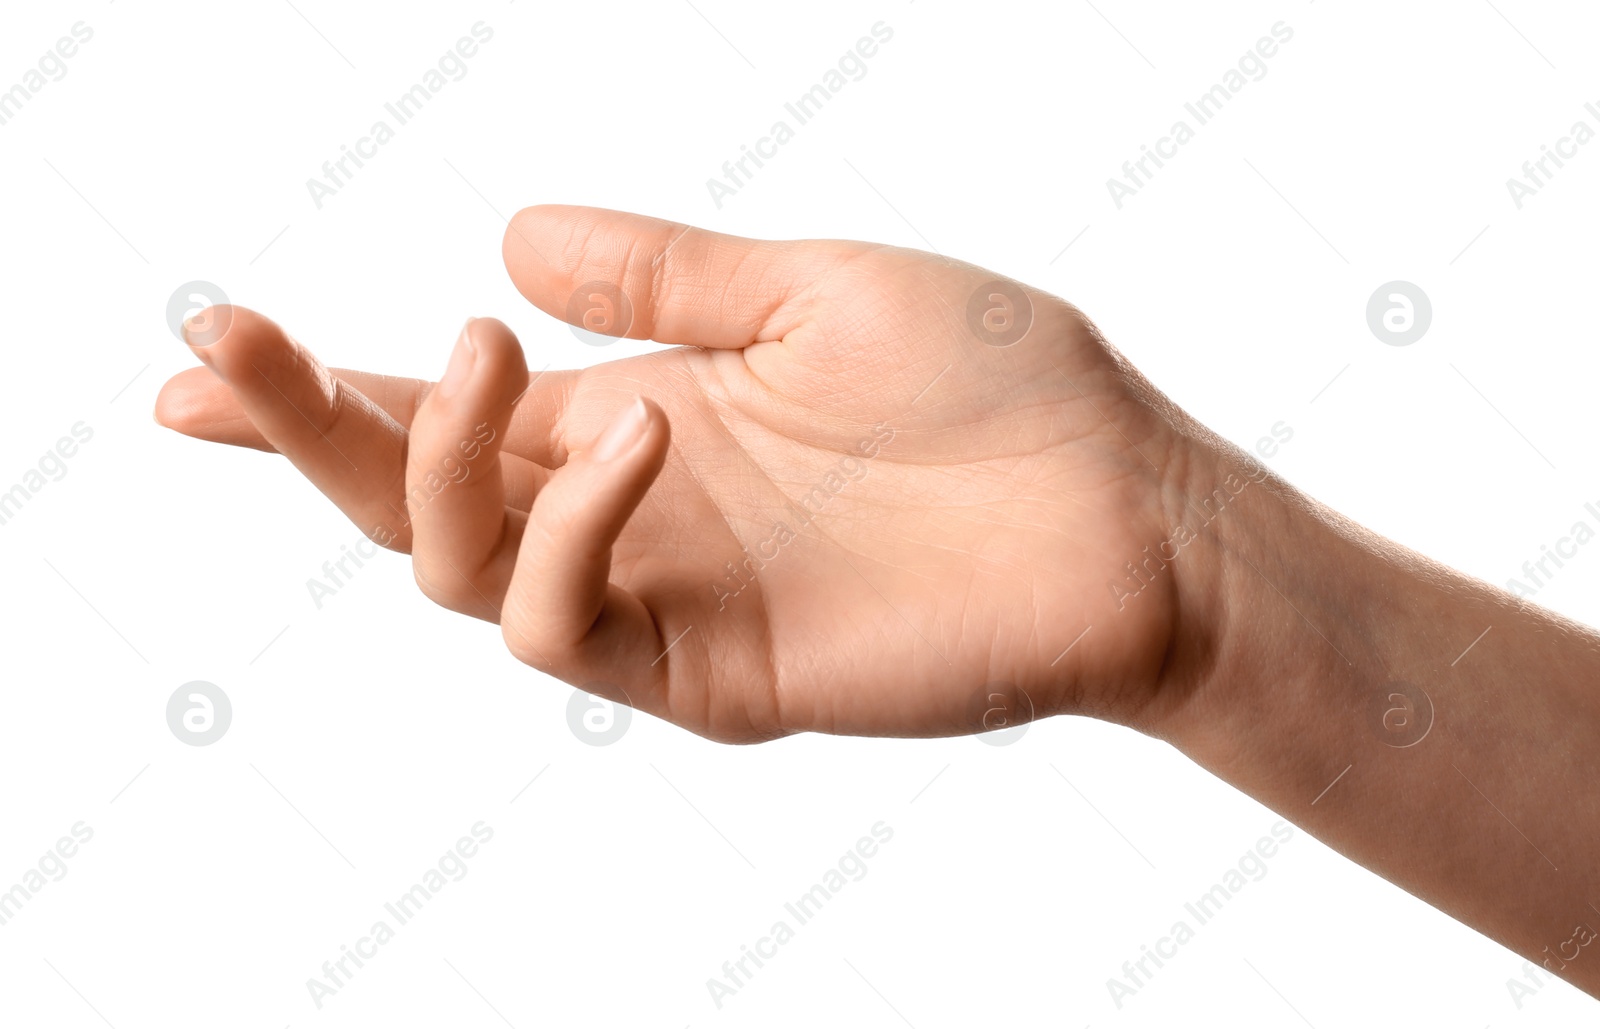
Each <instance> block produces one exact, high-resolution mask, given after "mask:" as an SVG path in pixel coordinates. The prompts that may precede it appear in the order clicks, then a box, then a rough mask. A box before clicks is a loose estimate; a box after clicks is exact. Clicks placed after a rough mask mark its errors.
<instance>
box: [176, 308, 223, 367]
mask: <svg viewBox="0 0 1600 1029" xmlns="http://www.w3.org/2000/svg"><path fill="white" fill-rule="evenodd" d="M232 323H234V309H232V307H229V306H226V304H224V306H216V307H206V309H205V310H198V312H195V314H192V315H189V317H187V318H184V323H182V338H184V342H186V344H189V346H190V347H194V349H197V350H200V358H202V360H203V358H205V357H206V354H205V347H208V346H211V344H213V342H216V341H218V339H221V338H222V336H226V334H227V330H229V326H230V325H232Z"/></svg>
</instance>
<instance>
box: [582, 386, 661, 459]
mask: <svg viewBox="0 0 1600 1029" xmlns="http://www.w3.org/2000/svg"><path fill="white" fill-rule="evenodd" d="M649 424H650V412H649V411H648V410H647V409H646V408H645V406H644V399H643V398H642V397H634V398H633V403H631V404H629V405H628V406H627V408H626V409H625V410H623V411H622V413H621V414H619V415H617V416H616V417H615V418H613V419H612V420H611V424H610V425H608V426H606V431H605V432H602V433H601V434H600V438H599V439H597V440H595V443H594V459H595V460H596V461H611V460H614V459H616V458H618V457H621V456H622V455H623V454H624V453H626V452H627V451H629V450H632V449H633V446H634V444H635V443H638V442H639V440H640V439H641V438H642V437H643V436H644V430H645V427H646V426H648V425H649Z"/></svg>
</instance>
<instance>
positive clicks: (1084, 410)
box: [156, 207, 1243, 742]
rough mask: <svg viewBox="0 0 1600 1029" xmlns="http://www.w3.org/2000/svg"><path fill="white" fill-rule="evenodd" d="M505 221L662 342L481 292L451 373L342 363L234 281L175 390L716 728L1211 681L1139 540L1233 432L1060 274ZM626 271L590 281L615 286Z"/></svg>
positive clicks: (919, 720)
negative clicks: (1129, 354) (581, 334)
mask: <svg viewBox="0 0 1600 1029" xmlns="http://www.w3.org/2000/svg"><path fill="white" fill-rule="evenodd" d="M504 256H505V261H506V266H507V268H508V270H509V271H510V273H511V277H512V279H513V281H514V282H515V283H516V285H517V287H518V289H519V290H521V292H522V293H523V295H524V296H526V297H527V298H528V299H529V300H531V301H532V302H533V303H534V304H536V305H538V306H539V307H540V308H542V309H543V310H544V311H546V312H548V313H550V314H553V315H555V316H557V317H563V318H564V317H566V316H567V315H568V312H569V307H572V306H573V305H570V304H569V301H572V300H573V299H574V297H575V291H578V290H579V287H580V286H583V285H585V284H591V283H594V282H602V283H614V284H616V285H617V286H618V287H620V292H621V294H622V295H624V296H625V297H626V298H627V301H628V304H627V305H626V306H631V309H632V316H631V321H629V322H628V323H627V324H613V325H612V326H610V328H611V334H616V333H617V332H619V331H621V330H626V331H625V334H626V335H627V336H629V337H632V338H649V339H654V340H657V341H659V342H661V343H665V344H669V345H671V349H664V350H662V351H661V352H658V353H652V354H650V355H647V356H643V357H636V358H630V359H627V360H621V361H615V362H611V363H608V364H602V365H599V366H596V367H593V368H589V369H586V370H583V371H545V372H543V373H540V374H535V375H532V376H531V377H530V375H529V373H528V370H527V366H526V365H525V363H524V357H523V354H522V351H521V348H520V346H519V345H518V343H517V341H516V339H515V338H514V337H513V336H512V334H511V332H510V330H509V329H507V328H506V327H505V326H504V325H503V324H501V323H499V322H497V321H494V320H492V319H477V320H475V321H472V322H470V323H469V324H468V326H467V327H466V328H465V329H464V330H463V334H462V339H461V341H460V342H459V343H458V344H457V346H456V349H455V351H454V353H453V355H452V357H451V358H450V365H449V369H448V370H447V372H446V374H445V378H444V381H443V383H442V384H440V385H439V386H434V385H433V384H429V383H425V382H420V381H415V380H404V379H393V378H385V377H382V376H378V375H374V374H370V373H365V372H357V371H346V370H341V369H335V370H333V371H332V372H330V371H328V370H326V369H324V368H323V367H322V366H321V365H320V364H319V363H318V362H317V360H316V359H315V358H314V357H312V356H311V355H310V354H309V353H308V352H307V351H305V350H304V349H303V348H302V347H301V346H300V345H299V344H298V343H296V342H294V341H293V340H291V339H290V338H289V337H288V336H287V335H285V334H284V332H283V331H282V330H281V329H279V328H278V327H277V326H276V325H274V324H273V323H272V322H270V321H268V320H267V319H265V318H263V317H262V316H260V315H257V314H255V313H253V312H250V311H247V310H244V309H242V308H219V309H214V310H211V311H209V312H206V313H205V314H203V315H202V316H201V317H200V318H199V319H197V320H196V322H195V323H194V324H192V325H191V327H190V329H189V342H190V344H191V346H192V348H193V350H194V352H195V353H196V354H197V355H199V357H200V358H201V359H202V361H203V362H204V363H205V364H206V365H207V367H209V368H210V369H211V371H210V372H207V371H205V370H204V369H194V370H192V371H190V372H186V373H184V374H181V375H178V376H176V377H175V378H173V379H172V380H171V381H170V382H168V383H167V384H166V386H165V388H164V389H163V390H162V393H161V396H160V399H159V400H158V402H157V411H156V415H157V419H158V420H159V421H160V422H162V423H163V424H165V425H168V426H170V427H172V428H174V429H177V430H178V431H180V432H184V433H187V434H189V435H192V436H197V437H200V438H202V439H208V440H215V441H218V442H223V443H230V444H235V445H242V446H250V447H258V448H265V449H275V450H277V451H278V452H280V453H282V454H284V455H285V456H287V457H288V458H289V459H290V460H291V461H292V462H294V464H295V465H296V467H298V468H299V469H300V470H301V471H302V472H304V473H305V475H306V477H307V478H309V479H310V480H311V481H312V483H314V484H315V485H316V486H317V487H318V488H320V489H321V490H322V491H323V492H324V493H325V494H327V495H328V496H329V497H330V498H331V499H332V500H333V501H334V502H335V503H336V504H338V505H339V507H340V508H342V509H343V510H344V511H345V512H346V513H347V514H348V515H349V516H350V518H351V519H352V520H353V521H354V522H355V523H356V524H357V525H358V526H359V527H360V528H361V529H362V530H363V531H365V532H367V533H369V534H370V535H372V536H373V538H374V539H376V540H377V541H378V542H380V543H383V544H384V545H386V546H389V547H391V548H392V549H395V550H398V551H401V552H409V553H410V554H411V555H412V561H413V566H414V568H415V573H416V580H417V582H418V584H419V585H420V586H421V587H422V590H423V592H424V593H426V594H427V595H428V596H429V597H430V598H431V599H433V600H434V601H436V602H437V603H439V604H442V605H443V606H445V607H448V608H451V609H453V610H456V611H460V612H464V613H467V614H471V615H474V616H477V617H480V618H486V619H490V620H495V621H499V622H500V624H501V626H502V628H503V634H504V637H505V641H506V644H507V646H508V647H509V648H510V649H511V651H512V653H513V654H515V655H516V656H517V657H518V658H520V659H521V660H523V661H525V662H527V663H528V664H530V665H532V666H534V667H536V668H538V669H540V670H542V671H546V672H548V673H550V674H552V675H555V676H557V677H559V678H562V679H565V680H567V681H569V682H572V683H575V684H578V685H581V686H584V687H585V688H587V689H589V690H591V691H592V692H595V693H597V694H600V695H602V696H605V697H608V698H609V699H611V700H614V701H617V702H622V703H627V704H630V705H632V706H634V707H637V708H640V709H642V710H645V711H648V712H650V713H652V714H655V715H657V716H660V717H662V718H666V719H669V720H671V721H673V722H676V723H678V724H679V725H682V726H685V727H687V728H689V729H692V730H693V731H695V732H697V733H701V734H702V735H705V736H708V737H711V738H713V739H718V740H725V741H731V742H748V741H757V740H763V739H769V738H773V737H778V736H782V735H785V734H788V733H793V732H800V731H807V730H815V731H822V732H834V733H850V734H865V735H893V736H937V735H952V734H959V733H967V732H976V731H982V730H984V729H988V728H998V727H1000V726H1003V725H1007V724H1014V723H1016V722H1018V721H1024V720H1027V719H1029V718H1032V717H1042V716H1045V715H1050V714H1055V713H1060V712H1074V713H1085V714H1093V715H1097V716H1101V717H1106V718H1110V719H1113V720H1118V721H1123V722H1127V723H1131V724H1139V725H1140V727H1141V728H1145V729H1147V730H1148V731H1160V724H1159V718H1158V715H1159V713H1161V712H1163V711H1165V710H1167V709H1169V708H1171V707H1173V706H1174V705H1176V704H1177V703H1179V702H1181V699H1182V697H1183V695H1184V694H1185V692H1186V691H1187V690H1188V689H1189V688H1191V685H1192V683H1191V678H1192V675H1191V671H1190V668H1189V665H1190V664H1191V663H1192V655H1193V654H1195V653H1198V652H1199V651H1201V650H1203V647H1202V646H1198V645H1197V644H1196V642H1195V637H1194V633H1195V631H1196V628H1195V627H1196V625H1197V624H1198V623H1197V620H1196V617H1195V612H1194V611H1193V610H1191V607H1192V605H1191V604H1190V602H1189V601H1188V600H1187V599H1186V598H1187V597H1188V596H1189V595H1190V594H1193V595H1196V596H1198V595H1200V594H1203V593H1204V592H1205V591H1204V590H1202V589H1199V588H1198V587H1192V588H1191V587H1188V586H1186V583H1187V580H1184V581H1183V582H1180V581H1179V579H1178V574H1177V573H1178V572H1180V571H1181V570H1182V569H1180V564H1181V562H1174V563H1173V564H1172V565H1171V566H1170V567H1167V568H1165V569H1164V570H1159V571H1157V572H1154V573H1151V572H1143V573H1141V574H1142V575H1143V577H1144V578H1145V579H1149V580H1150V583H1149V585H1148V586H1145V587H1141V586H1140V581H1141V580H1140V579H1138V578H1135V577H1134V576H1133V575H1132V574H1130V569H1129V567H1128V565H1129V563H1130V562H1132V563H1134V564H1139V563H1141V562H1144V561H1145V560H1146V559H1147V558H1148V556H1149V554H1148V553H1147V551H1146V548H1147V547H1148V548H1150V550H1151V551H1154V550H1155V549H1156V548H1157V546H1158V545H1159V544H1160V543H1161V541H1164V540H1166V539H1167V538H1168V535H1169V530H1170V528H1171V527H1172V526H1173V525H1177V524H1180V523H1183V522H1193V521H1194V518H1193V516H1192V513H1191V512H1190V510H1189V509H1188V508H1187V506H1186V501H1185V500H1184V499H1183V497H1184V489H1183V486H1184V484H1183V482H1182V481H1181V480H1182V478H1183V476H1184V475H1185V473H1186V472H1187V470H1188V468H1189V466H1190V464H1191V463H1192V462H1193V459H1194V456H1195V455H1197V454H1198V453H1200V452H1201V451H1204V452H1206V453H1208V454H1209V453H1211V451H1210V450H1209V449H1208V448H1205V447H1199V448H1197V447H1196V445H1195V442H1194V440H1195V437H1196V432H1195V429H1194V426H1193V425H1192V424H1191V423H1189V422H1188V420H1187V419H1186V418H1185V417H1184V416H1183V415H1182V414H1181V412H1178V411H1177V410H1176V409H1175V408H1174V407H1172V405H1171V404H1170V403H1169V402H1167V401H1166V400H1165V398H1163V397H1161V396H1160V395H1159V394H1158V393H1157V392H1156V391H1155V390H1154V389H1152V388H1151V387H1150V386H1149V385H1148V384H1147V383H1146V382H1145V381H1144V380H1143V379H1142V378H1141V377H1140V376H1139V375H1138V374H1137V373H1136V372H1134V371H1133V370H1132V369H1131V368H1130V367H1129V366H1128V365H1127V364H1126V363H1125V362H1124V361H1122V360H1121V358H1120V357H1119V356H1118V355H1117V354H1116V353H1115V352H1114V351H1113V350H1111V348H1110V347H1109V346H1107V345H1106V343H1105V342H1104V341H1103V339H1102V338H1101V337H1100V335H1099V334H1098V332H1097V331H1096V330H1095V328H1094V326H1093V325H1092V324H1090V323H1089V322H1088V321H1087V320H1086V319H1085V318H1084V317H1083V316H1082V315H1081V314H1080V313H1079V312H1078V311H1077V310H1076V309H1074V308H1073V307H1072V306H1070V305H1069V304H1067V303H1065V302H1064V301H1062V300H1060V299H1057V298H1055V297H1052V296H1049V295H1047V294H1044V293H1041V292H1039V291H1037V290H1033V289H1030V288H1027V287H1023V286H1020V285H1018V284H1016V283H1012V282H1010V281H1004V282H1003V283H1002V282H997V279H998V277H997V276H995V275H993V274H992V273H989V272H986V271H983V270H982V269H979V268H975V267H973V266H970V265H966V264H962V263H959V262H956V261H952V260H948V259H945V258H941V257H935V256H932V255H929V254H925V253H920V252H917V251H911V250H902V249H897V248H892V247H883V246H872V245H868V244H863V243H853V242H837V241H807V242H785V243H774V242H760V241H753V240H745V239H738V238H733V237H728V236H722V235H717V234H713V233H710V232H706V231H703V230H699V229H692V228H685V227H683V226H680V225H675V224H671V223H668V222H664V221H658V220H655V219H651V218H644V217H640V216H636V215H629V214H620V213H615V212H609V211H601V210H594V209H587V208H568V207H540V208H531V209H529V210H526V211H523V212H521V213H520V214H519V215H518V216H517V217H516V218H515V219H514V221H513V223H512V225H511V228H510V230H509V231H508V232H507V234H506V237H505V244H504ZM605 292H606V291H605V290H604V289H600V290H599V291H598V293H596V292H595V291H594V289H593V287H591V288H590V291H589V292H585V293H583V294H582V295H580V296H578V297H577V304H576V308H577V309H579V310H578V313H579V314H580V315H581V314H582V309H584V308H586V307H589V306H592V307H593V309H594V310H595V311H598V312H600V313H602V314H603V313H604V312H605V311H607V310H610V311H612V313H613V315H615V314H616V313H617V312H618V311H620V310H621V309H622V308H623V306H624V305H623V304H622V303H621V302H620V300H619V298H618V297H617V296H616V295H615V293H613V294H612V295H611V296H610V297H609V298H608V299H600V295H603V294H604V293H605ZM591 296H593V297H595V299H592V300H591V299H590V297H591ZM975 296H976V297H977V300H976V301H974V297H975ZM608 300H609V302H610V304H611V307H609V308H608V307H607V306H606V305H607V302H608ZM985 319H987V320H985ZM1023 330H1025V331H1023ZM1008 333H1009V335H1008ZM1019 334H1020V336H1021V338H1020V339H1019V340H1015V341H1013V337H1014V336H1016V335H1019ZM212 373H215V374H214V375H213V374H212ZM218 379H220V380H221V384H222V385H221V386H219V384H218V381H217V380H218ZM636 397H643V398H644V400H643V401H642V402H641V401H639V400H637V399H636ZM608 426H609V428H608ZM669 426H670V429H669ZM608 433H609V434H610V435H607V434H608ZM669 437H670V439H669ZM1241 467H1243V466H1242V465H1241ZM1211 485H1213V484H1211V483H1209V482H1208V483H1206V486H1207V488H1208V489H1209V487H1210V486H1211ZM408 498H410V499H409V506H408ZM1150 567H1151V568H1155V567H1157V566H1156V565H1150ZM1112 583H1118V584H1122V593H1121V594H1120V595H1119V594H1118V592H1117V590H1116V589H1115V588H1113V587H1112V586H1111V584H1112ZM1180 631H1181V632H1182V633H1183V636H1182V637H1181V638H1180Z"/></svg>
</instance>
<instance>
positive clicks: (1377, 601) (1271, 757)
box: [1153, 456, 1600, 995]
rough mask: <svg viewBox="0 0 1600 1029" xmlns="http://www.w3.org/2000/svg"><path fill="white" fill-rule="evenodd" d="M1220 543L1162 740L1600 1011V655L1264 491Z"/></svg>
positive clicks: (1265, 485) (1589, 644)
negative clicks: (1599, 772) (1599, 780)
mask: <svg viewBox="0 0 1600 1029" xmlns="http://www.w3.org/2000/svg"><path fill="white" fill-rule="evenodd" d="M1220 460H1221V462H1222V464H1223V465H1224V466H1226V465H1229V464H1231V463H1232V462H1231V460H1230V459H1229V458H1227V457H1225V456H1224V457H1221V458H1220ZM1188 478H1189V481H1190V482H1193V481H1195V479H1194V477H1193V476H1190V477H1188ZM1200 481H1205V480H1203V479H1201V480H1200ZM1208 535H1209V544H1208V546H1206V547H1205V548H1204V549H1203V550H1201V551H1199V552H1197V553H1196V554H1194V555H1193V556H1194V558H1195V561H1194V563H1193V564H1192V566H1190V567H1189V568H1187V569H1185V570H1184V571H1185V572H1186V573H1188V575H1189V585H1190V588H1194V589H1203V591H1204V592H1205V593H1206V594H1208V596H1206V597H1196V598H1195V603H1197V604H1204V605H1209V609H1208V613H1207V617H1206V618H1205V619H1203V620H1201V621H1200V622H1199V624H1201V625H1203V626H1204V627H1205V628H1204V629H1203V630H1202V631H1201V632H1199V633H1197V634H1196V638H1195V639H1193V640H1190V641H1187V642H1185V643H1184V644H1183V645H1182V646H1180V647H1179V648H1178V650H1176V651H1175V667H1176V668H1177V669H1179V670H1181V672H1182V674H1183V686H1182V688H1180V689H1176V690H1174V691H1173V694H1174V695H1173V696H1172V698H1171V699H1170V708H1169V709H1168V710H1166V711H1164V712H1161V713H1160V718H1159V721H1157V722H1154V723H1153V725H1154V727H1155V728H1156V730H1157V731H1158V733H1159V734H1161V735H1164V736H1166V737H1167V738H1169V739H1170V740H1171V741H1172V742H1173V743H1174V744H1175V745H1176V746H1177V747H1179V749H1181V750H1183V751H1184V752H1185V753H1187V754H1189V755H1190V756H1191V757H1193V758H1194V759H1195V760H1196V761H1198V762H1199V763H1200V764H1201V765H1203V766H1204V767H1206V768H1208V769H1210V770H1211V771H1212V772H1214V773H1215V774H1217V775H1218V776H1220V777H1221V778H1223V779H1224V780H1226V781H1228V782H1230V783H1232V784H1233V785H1235V786H1237V787H1238V788H1239V789H1241V790H1244V791H1245V792H1247V793H1249V794H1250V795H1252V796H1254V797H1256V798H1257V799H1258V800H1260V801H1261V802H1262V803H1264V804H1267V805H1268V806H1270V807H1272V808H1273V809H1275V810H1277V811H1279V812H1281V813H1282V814H1284V815H1285V816H1286V817H1288V818H1290V819H1291V820H1293V821H1294V822H1296V823H1297V824H1299V825H1301V826H1302V827H1304V828H1305V829H1307V830H1308V831H1310V832H1311V833H1313V834H1314V835H1316V836H1317V837H1319V838H1320V839H1322V840H1323V841H1324V842H1326V843H1328V844H1329V845H1330V846H1332V847H1334V848H1336V849H1338V850H1339V851H1341V852H1343V853H1344V854H1346V855H1348V856H1349V857H1350V858H1352V859H1353V860H1355V861H1357V862H1359V863H1360V864H1362V865H1364V866H1366V867H1367V868H1369V869H1372V870H1373V871H1375V872H1377V873H1378V874H1380V875H1382V876H1384V877H1385V878H1387V879H1389V880H1391V881H1392V882H1394V883H1396V884H1397V885H1399V886H1401V887H1402V888H1404V889H1406V890H1408V891H1410V892H1411V893H1414V894H1416V895H1417V896H1418V897H1421V898H1422V899H1424V900H1426V901H1427V902H1429V903H1430V904H1433V905H1434V906H1436V907H1438V908H1440V909H1441V910H1443V911H1445V912H1447V913H1449V914H1450V915H1452V916H1454V917H1456V918H1458V919H1460V920H1461V921H1463V922H1465V923H1466V924H1468V925H1470V926H1472V927H1474V928H1475V929H1478V930H1479V931H1480V932H1483V933H1484V934H1486V935H1488V936H1490V937H1492V938H1494V939H1496V940H1499V941H1500V942H1502V943H1504V944H1505V945H1506V946H1508V947H1510V948H1512V949H1514V950H1516V951H1518V952H1519V953H1521V954H1523V955H1524V956H1526V957H1528V958H1530V959H1532V960H1533V961H1534V962H1535V963H1539V964H1543V965H1545V967H1547V968H1549V969H1550V970H1551V971H1553V972H1555V973H1556V974H1559V975H1561V976H1562V977H1564V978H1566V979H1568V980H1569V981H1571V982H1573V983H1574V984H1575V985H1577V986H1579V987H1581V988H1583V989H1585V990H1587V991H1588V992H1590V993H1594V994H1597V995H1600V947H1595V948H1591V949H1592V950H1593V951H1594V952H1593V953H1590V951H1589V950H1585V949H1584V944H1586V943H1588V942H1589V941H1590V940H1591V939H1594V938H1600V937H1596V936H1595V935H1594V934H1595V932H1596V931H1597V930H1600V910H1597V909H1596V908H1597V907H1600V858H1597V856H1596V854H1595V850H1594V841H1595V838H1596V835H1597V831H1600V791H1597V790H1595V789H1594V788H1593V787H1592V785H1591V784H1592V783H1593V781H1594V778H1595V774H1594V773H1595V770H1596V766H1597V765H1600V761H1597V759H1596V757H1595V754H1596V750H1597V747H1600V689H1597V687H1600V635H1597V634H1596V633H1595V632H1594V631H1592V630H1590V629H1587V628H1585V627H1583V626H1580V625H1577V624H1575V623H1572V622H1570V621H1568V620H1566V619H1563V618H1560V617H1559V616H1556V615H1554V614H1551V613H1550V612H1547V611H1543V610H1540V609H1538V608H1535V607H1533V606H1531V605H1526V606H1519V604H1518V602H1517V600H1516V599H1515V598H1513V597H1512V596H1510V595H1509V594H1506V593H1503V592H1501V591H1499V590H1497V589H1494V588H1492V587H1489V586H1487V585H1485V584H1483V583H1480V582H1477V581H1475V580H1472V579H1470V578H1468V577H1466V576H1464V575H1461V574H1460V573H1457V572H1454V571H1452V570H1450V569H1448V568H1445V567H1443V566H1441V565H1438V564H1437V563H1435V562H1432V561H1430V560H1428V559H1426V558H1423V557H1421V556H1420V555H1418V554H1415V553H1413V552H1410V551H1408V550H1405V549H1404V548H1402V547H1399V546H1396V545H1394V544H1392V543H1388V542H1387V541H1383V540H1380V539H1377V538H1375V537H1373V536H1372V535H1371V534H1369V533H1366V532H1365V531H1363V530H1360V529H1358V528H1356V527H1355V526H1353V525H1350V524H1349V523H1348V522H1346V521H1344V520H1343V519H1341V518H1339V517H1338V516H1336V515H1333V514H1331V513H1330V512H1327V511H1325V510H1323V509H1321V508H1319V507H1318V506H1317V505H1314V504H1312V503H1310V502H1308V501H1306V500H1305V499H1304V498H1303V497H1301V496H1300V495H1299V494H1297V493H1296V492H1295V491H1293V490H1292V489H1290V488H1288V487H1286V486H1284V485H1283V484H1282V483H1281V482H1278V481H1277V480H1276V479H1273V478H1270V477H1269V478H1266V479H1265V480H1264V481H1262V482H1259V483H1256V482H1252V483H1251V485H1250V486H1249V487H1248V488H1247V489H1245V490H1244V491H1243V492H1242V493H1241V494H1240V495H1239V496H1238V497H1237V498H1235V499H1234V500H1233V502H1232V503H1230V504H1229V506H1228V509H1227V511H1226V513H1225V514H1224V515H1223V516H1222V517H1219V518H1218V519H1217V520H1216V522H1215V524H1214V526H1212V527H1211V528H1210V530H1209V532H1208ZM1189 556H1190V555H1185V559H1187V558H1188V557H1189ZM1200 584H1204V585H1203V587H1202V586H1201V585H1200ZM1430 708H1431V711H1430ZM1591 903H1593V904H1594V905H1595V906H1591Z"/></svg>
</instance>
